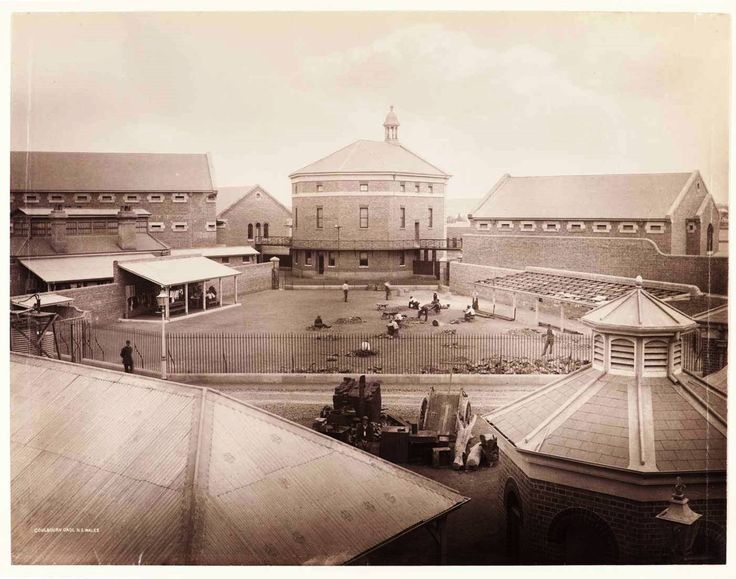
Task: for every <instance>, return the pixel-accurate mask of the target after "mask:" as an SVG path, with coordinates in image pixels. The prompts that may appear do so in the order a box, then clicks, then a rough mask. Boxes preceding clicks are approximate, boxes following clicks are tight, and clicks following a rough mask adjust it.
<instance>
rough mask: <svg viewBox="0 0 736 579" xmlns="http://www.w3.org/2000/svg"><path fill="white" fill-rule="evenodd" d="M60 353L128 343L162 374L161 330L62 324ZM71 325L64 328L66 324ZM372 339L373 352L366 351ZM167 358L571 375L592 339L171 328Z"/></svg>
mask: <svg viewBox="0 0 736 579" xmlns="http://www.w3.org/2000/svg"><path fill="white" fill-rule="evenodd" d="M59 325H60V326H62V327H61V328H59V331H60V336H63V338H62V339H60V340H59V348H60V351H61V354H65V355H68V356H70V357H72V359H74V360H75V361H78V362H80V361H83V360H84V359H89V360H98V361H103V362H108V363H113V364H121V359H120V350H121V348H122V347H123V345H124V344H125V341H126V340H130V342H131V346H132V347H133V359H134V366H135V367H136V368H144V369H146V370H151V371H154V372H155V371H157V370H158V369H159V368H160V361H161V334H160V333H159V332H156V331H153V330H152V331H148V330H139V329H135V330H132V329H127V328H121V327H110V326H93V325H90V324H88V323H84V324H80V323H75V324H74V327H72V324H64V323H60V324H59ZM64 326H65V327H64ZM364 342H367V343H368V344H370V346H371V350H373V351H374V352H375V354H374V355H368V356H363V355H361V354H362V351H361V344H363V343H364ZM166 347H167V358H168V363H169V372H170V373H172V374H208V373H312V372H315V373H316V372H318V373H330V372H335V373H343V372H344V373H383V374H443V373H451V372H453V373H465V374H467V373H478V374H503V373H509V374H511V373H514V374H525V373H526V374H528V373H554V374H557V373H567V372H571V371H573V370H575V369H577V368H579V367H580V365H582V364H584V363H586V362H588V361H589V360H591V348H592V340H591V338H590V337H589V336H582V335H575V334H565V335H560V336H558V337H557V339H556V340H555V345H554V349H553V353H552V355H547V356H544V357H543V356H542V355H541V354H542V349H543V347H544V341H543V338H542V337H540V336H539V335H520V334H484V335H465V334H451V333H442V334H434V335H416V336H414V335H401V337H399V338H397V339H389V338H386V337H385V336H383V335H376V334H358V333H356V334H337V333H321V332H307V333H300V334H228V333H220V334H213V333H209V334H202V333H181V332H171V333H169V332H167V334H166Z"/></svg>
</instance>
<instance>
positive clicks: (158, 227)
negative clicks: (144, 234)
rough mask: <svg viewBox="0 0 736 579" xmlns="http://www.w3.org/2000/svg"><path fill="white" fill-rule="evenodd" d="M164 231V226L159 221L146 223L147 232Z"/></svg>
mask: <svg viewBox="0 0 736 579" xmlns="http://www.w3.org/2000/svg"><path fill="white" fill-rule="evenodd" d="M164 229H166V225H164V224H163V223H161V222H159V221H149V222H148V231H163V230H164Z"/></svg>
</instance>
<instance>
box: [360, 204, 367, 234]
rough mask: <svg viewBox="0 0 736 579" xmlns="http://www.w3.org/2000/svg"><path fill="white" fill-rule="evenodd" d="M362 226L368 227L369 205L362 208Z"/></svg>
mask: <svg viewBox="0 0 736 579" xmlns="http://www.w3.org/2000/svg"><path fill="white" fill-rule="evenodd" d="M360 227H361V228H363V229H365V228H366V227H368V208H367V207H361V208H360Z"/></svg>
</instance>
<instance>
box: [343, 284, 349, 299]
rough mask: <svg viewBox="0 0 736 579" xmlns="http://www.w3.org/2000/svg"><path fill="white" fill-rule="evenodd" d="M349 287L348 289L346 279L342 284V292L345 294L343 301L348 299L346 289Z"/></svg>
mask: <svg viewBox="0 0 736 579" xmlns="http://www.w3.org/2000/svg"><path fill="white" fill-rule="evenodd" d="M349 289H350V286H349V285H348V282H347V281H346V282H345V283H344V284H342V293H343V295H344V296H345V301H348V290H349Z"/></svg>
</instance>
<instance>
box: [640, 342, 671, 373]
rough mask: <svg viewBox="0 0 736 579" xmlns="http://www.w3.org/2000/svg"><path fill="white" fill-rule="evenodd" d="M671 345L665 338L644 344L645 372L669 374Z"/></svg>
mask: <svg viewBox="0 0 736 579" xmlns="http://www.w3.org/2000/svg"><path fill="white" fill-rule="evenodd" d="M668 356H669V345H668V344H667V342H666V341H664V340H649V341H647V342H646V343H645V344H644V372H645V373H648V374H661V375H666V374H667V358H668Z"/></svg>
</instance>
